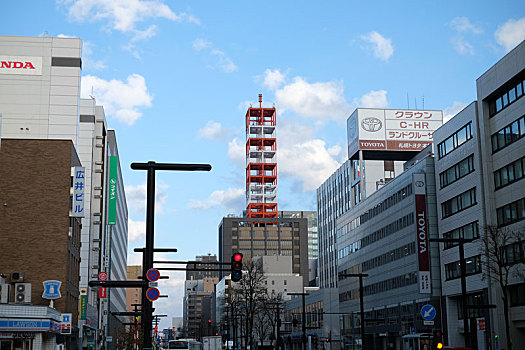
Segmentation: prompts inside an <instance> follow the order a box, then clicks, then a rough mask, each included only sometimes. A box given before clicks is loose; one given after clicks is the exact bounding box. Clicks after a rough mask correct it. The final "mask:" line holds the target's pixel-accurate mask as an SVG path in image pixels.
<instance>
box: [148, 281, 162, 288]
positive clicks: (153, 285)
mask: <svg viewBox="0 0 525 350" xmlns="http://www.w3.org/2000/svg"><path fill="white" fill-rule="evenodd" d="M158 286H159V282H148V287H150V288H151V287H158Z"/></svg>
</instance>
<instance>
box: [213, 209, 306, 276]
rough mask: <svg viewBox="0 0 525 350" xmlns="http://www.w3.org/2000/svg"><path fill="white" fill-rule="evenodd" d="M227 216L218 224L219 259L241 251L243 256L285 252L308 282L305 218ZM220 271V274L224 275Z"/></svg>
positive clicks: (224, 258) (294, 270)
mask: <svg viewBox="0 0 525 350" xmlns="http://www.w3.org/2000/svg"><path fill="white" fill-rule="evenodd" d="M256 221H257V222H255V221H254V219H251V218H236V217H225V218H223V219H222V221H221V223H220V224H219V260H220V261H229V260H230V258H231V256H232V253H234V252H240V253H242V254H243V255H244V257H243V260H244V261H249V260H250V259H251V258H252V257H255V256H264V255H284V256H291V257H292V272H293V273H298V274H300V275H301V277H303V284H304V285H305V286H307V285H308V222H307V219H305V218H257V220H256ZM224 275H225V274H224V273H223V272H220V273H219V278H221V279H222V278H223V277H224Z"/></svg>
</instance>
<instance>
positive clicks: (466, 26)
mask: <svg viewBox="0 0 525 350" xmlns="http://www.w3.org/2000/svg"><path fill="white" fill-rule="evenodd" d="M450 26H451V27H452V28H453V29H454V30H455V31H457V32H459V33H465V32H471V33H472V34H481V33H483V29H482V28H481V27H479V26H476V25H474V24H472V23H471V22H470V19H468V17H455V18H454V19H453V20H452V21H450Z"/></svg>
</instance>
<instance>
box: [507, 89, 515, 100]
mask: <svg viewBox="0 0 525 350" xmlns="http://www.w3.org/2000/svg"><path fill="white" fill-rule="evenodd" d="M515 99H516V90H515V89H514V88H512V89H510V90H509V103H512V102H514V100H515Z"/></svg>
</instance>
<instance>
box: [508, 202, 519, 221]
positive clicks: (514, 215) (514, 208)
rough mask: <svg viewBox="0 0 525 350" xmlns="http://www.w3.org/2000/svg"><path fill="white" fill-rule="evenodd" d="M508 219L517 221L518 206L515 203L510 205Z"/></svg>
mask: <svg viewBox="0 0 525 350" xmlns="http://www.w3.org/2000/svg"><path fill="white" fill-rule="evenodd" d="M510 219H511V220H512V221H516V220H517V219H518V205H517V203H511V205H510Z"/></svg>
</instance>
